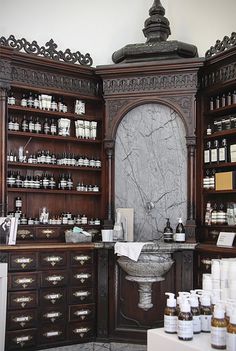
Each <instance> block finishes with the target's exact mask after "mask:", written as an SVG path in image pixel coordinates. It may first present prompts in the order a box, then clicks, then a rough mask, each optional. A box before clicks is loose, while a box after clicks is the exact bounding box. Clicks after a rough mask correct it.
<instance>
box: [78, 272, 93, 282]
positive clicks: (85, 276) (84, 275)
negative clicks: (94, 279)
mask: <svg viewBox="0 0 236 351" xmlns="http://www.w3.org/2000/svg"><path fill="white" fill-rule="evenodd" d="M90 277H91V274H89V273H81V274H75V275H74V278H75V279H78V280H80V282H81V283H84V282H85V281H86V279H89V278H90Z"/></svg>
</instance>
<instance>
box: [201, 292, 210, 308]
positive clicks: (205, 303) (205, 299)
mask: <svg viewBox="0 0 236 351" xmlns="http://www.w3.org/2000/svg"><path fill="white" fill-rule="evenodd" d="M200 301H201V305H202V306H209V307H210V306H211V300H210V295H208V294H206V293H204V294H203V295H202V296H201V297H200Z"/></svg>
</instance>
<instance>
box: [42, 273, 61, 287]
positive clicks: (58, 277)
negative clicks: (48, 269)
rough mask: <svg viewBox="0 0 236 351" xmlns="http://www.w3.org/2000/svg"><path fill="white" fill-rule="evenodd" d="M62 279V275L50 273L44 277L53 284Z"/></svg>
mask: <svg viewBox="0 0 236 351" xmlns="http://www.w3.org/2000/svg"><path fill="white" fill-rule="evenodd" d="M63 279H64V277H63V276H62V275H50V276H48V277H47V278H46V280H47V281H48V282H50V283H52V284H53V285H57V284H58V283H59V282H61V281H62V280H63Z"/></svg>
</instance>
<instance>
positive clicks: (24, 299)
mask: <svg viewBox="0 0 236 351" xmlns="http://www.w3.org/2000/svg"><path fill="white" fill-rule="evenodd" d="M14 301H15V302H16V303H19V304H20V305H21V307H25V305H26V303H27V302H31V301H33V299H32V297H30V296H22V297H17V298H16V299H14Z"/></svg>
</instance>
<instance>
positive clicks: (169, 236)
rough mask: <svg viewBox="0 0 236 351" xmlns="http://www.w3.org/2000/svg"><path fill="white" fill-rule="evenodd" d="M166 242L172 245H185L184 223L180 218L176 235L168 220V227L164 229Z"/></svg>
mask: <svg viewBox="0 0 236 351" xmlns="http://www.w3.org/2000/svg"><path fill="white" fill-rule="evenodd" d="M163 237H164V242H166V243H172V242H173V241H175V242H176V243H184V242H185V228H184V226H183V223H182V219H181V218H179V222H178V224H177V227H176V230H175V234H174V233H173V229H172V228H171V225H170V220H169V218H167V222H166V226H165V228H164V233H163Z"/></svg>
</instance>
